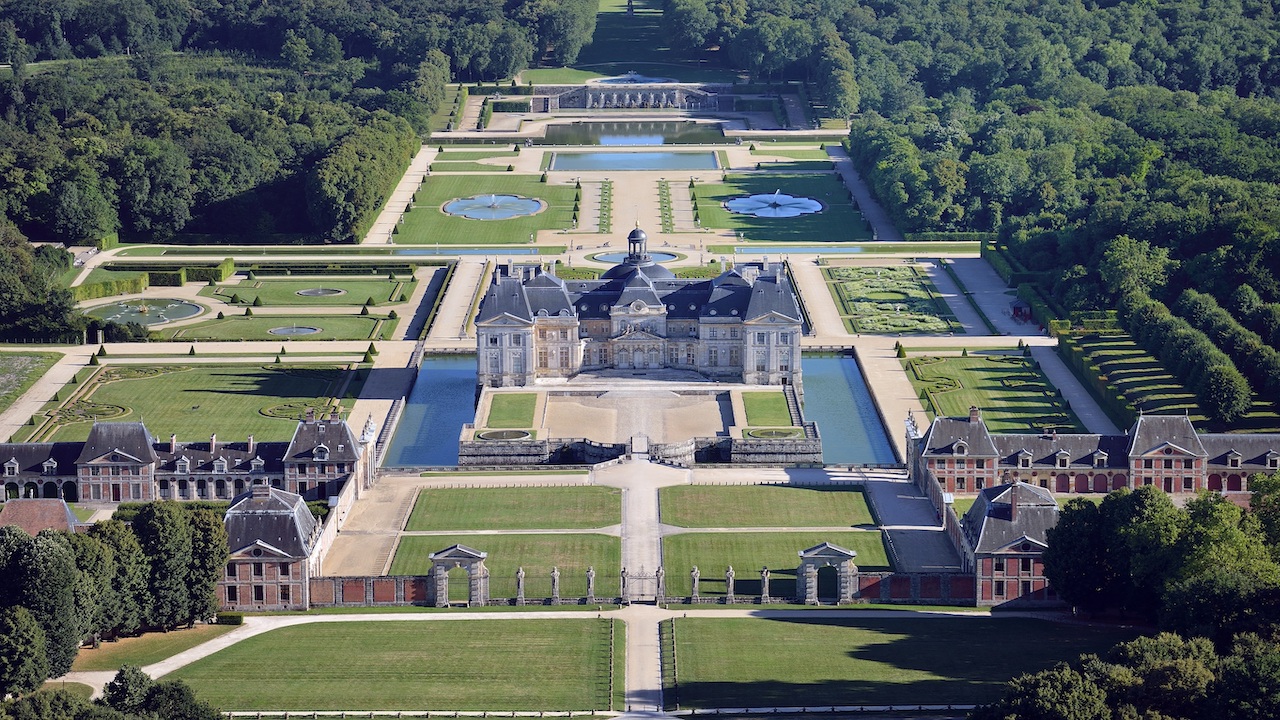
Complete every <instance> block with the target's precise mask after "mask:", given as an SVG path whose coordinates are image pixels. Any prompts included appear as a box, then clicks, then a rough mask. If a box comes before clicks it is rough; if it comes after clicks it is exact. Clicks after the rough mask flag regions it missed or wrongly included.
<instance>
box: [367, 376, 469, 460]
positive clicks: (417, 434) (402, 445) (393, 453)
mask: <svg viewBox="0 0 1280 720" xmlns="http://www.w3.org/2000/svg"><path fill="white" fill-rule="evenodd" d="M475 397H476V356H475V355H439V356H430V355H428V356H427V357H425V358H423V361H422V369H421V370H419V371H418V381H417V383H415V384H414V386H413V393H412V394H410V395H409V399H408V401H407V402H405V407H404V412H403V413H402V414H401V415H400V424H399V425H398V426H396V433H395V435H393V436H392V438H391V443H390V444H389V445H388V446H387V452H386V456H385V459H384V460H383V461H382V464H383V465H384V466H388V467H396V466H407V465H457V464H458V433H460V432H461V431H462V426H463V425H464V424H466V423H469V422H471V421H472V420H474V419H475V416H476V406H475Z"/></svg>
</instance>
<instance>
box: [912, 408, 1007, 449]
mask: <svg viewBox="0 0 1280 720" xmlns="http://www.w3.org/2000/svg"><path fill="white" fill-rule="evenodd" d="M961 441H963V442H964V443H965V444H966V445H968V448H967V449H966V451H965V453H964V455H975V456H978V457H984V456H985V457H993V456H996V455H998V454H999V451H997V450H996V446H995V443H993V442H992V440H991V433H990V432H988V431H987V424H986V423H984V422H982V421H981V420H978V421H976V422H975V421H971V420H970V419H969V418H949V417H940V418H934V420H933V422H932V423H930V425H929V429H928V430H926V431H925V433H924V454H925V455H929V456H938V455H942V456H950V455H956V444H957V443H959V442H961Z"/></svg>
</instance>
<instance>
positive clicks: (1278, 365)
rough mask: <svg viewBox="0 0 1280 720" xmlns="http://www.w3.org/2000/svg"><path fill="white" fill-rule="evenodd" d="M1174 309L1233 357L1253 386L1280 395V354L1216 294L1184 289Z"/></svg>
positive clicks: (1271, 394)
mask: <svg viewBox="0 0 1280 720" xmlns="http://www.w3.org/2000/svg"><path fill="white" fill-rule="evenodd" d="M1174 309H1175V310H1177V312H1178V314H1179V315H1181V316H1182V317H1183V318H1185V319H1186V320H1187V321H1188V322H1189V323H1191V325H1192V326H1193V327H1195V328H1196V329H1197V330H1200V331H1201V332H1203V333H1204V334H1205V335H1206V336H1208V338H1209V339H1210V340H1212V341H1213V344H1214V345H1216V346H1217V347H1219V348H1221V349H1222V351H1223V352H1225V353H1227V355H1229V356H1231V359H1232V360H1234V361H1235V363H1236V366H1237V367H1239V368H1240V369H1241V372H1243V373H1244V376H1245V377H1246V378H1248V379H1249V382H1250V383H1251V384H1252V385H1253V386H1254V387H1256V388H1258V389H1260V390H1262V391H1263V392H1265V393H1266V394H1267V395H1269V396H1271V397H1280V353H1278V352H1276V350H1275V348H1273V347H1270V346H1269V345H1266V344H1265V343H1264V342H1263V341H1262V338H1261V337H1259V336H1258V334H1257V333H1255V332H1252V331H1250V330H1248V329H1246V328H1245V327H1244V326H1243V325H1241V324H1240V323H1239V322H1237V321H1236V319H1235V318H1234V317H1232V315H1231V313H1229V312H1227V311H1226V310H1225V309H1223V308H1222V306H1221V305H1219V304H1218V301H1217V300H1214V299H1213V296H1211V295H1206V294H1204V293H1199V292H1196V291H1195V290H1185V291H1183V293H1182V295H1181V296H1180V297H1179V298H1178V302H1177V303H1175V304H1174Z"/></svg>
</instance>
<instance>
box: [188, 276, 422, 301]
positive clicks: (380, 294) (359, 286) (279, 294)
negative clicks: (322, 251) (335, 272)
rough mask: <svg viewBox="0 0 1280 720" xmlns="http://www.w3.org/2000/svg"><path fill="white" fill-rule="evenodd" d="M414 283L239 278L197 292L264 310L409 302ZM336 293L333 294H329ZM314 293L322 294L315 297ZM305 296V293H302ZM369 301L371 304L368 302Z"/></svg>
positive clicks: (406, 279)
mask: <svg viewBox="0 0 1280 720" xmlns="http://www.w3.org/2000/svg"><path fill="white" fill-rule="evenodd" d="M415 283H416V280H414V279H413V278H411V277H406V278H405V279H402V280H388V279H385V278H384V279H382V280H352V279H350V278H345V277H323V276H322V277H315V278H309V279H303V280H275V279H271V280H265V279H242V280H240V281H239V282H237V283H234V284H226V285H218V286H216V287H213V286H206V287H204V288H201V289H200V294H201V295H202V296H204V297H211V298H217V299H219V300H221V301H223V302H225V303H231V302H233V301H234V300H233V299H234V298H239V302H240V303H241V304H244V305H251V304H252V303H253V301H254V299H255V298H256V299H259V300H261V301H262V305H263V306H265V307H274V306H288V307H298V306H306V305H354V306H356V307H359V306H361V305H366V304H367V305H375V306H376V305H386V304H389V303H399V302H403V300H401V298H404V300H408V298H409V296H411V295H413V291H414V285H415ZM335 290H336V291H338V292H332V291H335ZM316 291H322V292H321V293H320V294H317V292H316ZM304 293H305V294H304ZM370 300H372V302H369V301H370Z"/></svg>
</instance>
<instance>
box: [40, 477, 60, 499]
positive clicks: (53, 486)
mask: <svg viewBox="0 0 1280 720" xmlns="http://www.w3.org/2000/svg"><path fill="white" fill-rule="evenodd" d="M41 496H42V497H44V498H45V499H53V498H57V497H58V483H56V482H54V481H52V480H50V481H48V482H46V483H45V484H44V488H43V492H42V493H41Z"/></svg>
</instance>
